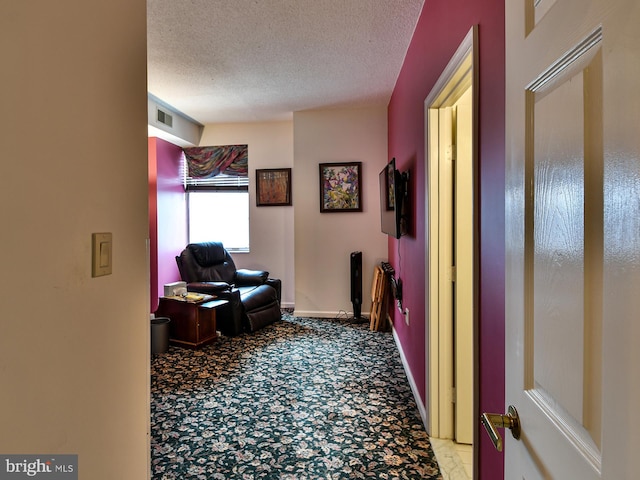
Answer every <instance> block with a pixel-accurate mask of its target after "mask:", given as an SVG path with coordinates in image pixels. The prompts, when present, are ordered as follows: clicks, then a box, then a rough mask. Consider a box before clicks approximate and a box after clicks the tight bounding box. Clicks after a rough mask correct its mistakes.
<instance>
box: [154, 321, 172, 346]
mask: <svg viewBox="0 0 640 480" xmlns="http://www.w3.org/2000/svg"><path fill="white" fill-rule="evenodd" d="M170 321H171V320H170V319H169V318H167V317H157V318H152V319H151V353H152V354H153V353H166V352H167V351H168V350H169V322H170Z"/></svg>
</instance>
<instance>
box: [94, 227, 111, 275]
mask: <svg viewBox="0 0 640 480" xmlns="http://www.w3.org/2000/svg"><path fill="white" fill-rule="evenodd" d="M112 239H113V236H112V235H111V233H93V234H92V235H91V276H92V277H102V276H103V275H111V269H112V265H113V258H112V251H113V242H112Z"/></svg>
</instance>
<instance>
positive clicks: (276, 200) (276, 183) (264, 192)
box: [256, 168, 291, 207]
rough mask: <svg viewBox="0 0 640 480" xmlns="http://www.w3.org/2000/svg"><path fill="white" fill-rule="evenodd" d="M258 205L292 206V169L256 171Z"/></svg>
mask: <svg viewBox="0 0 640 480" xmlns="http://www.w3.org/2000/svg"><path fill="white" fill-rule="evenodd" d="M256 205H257V206H258V207H279V206H286V205H291V169H290V168H265V169H261V170H256Z"/></svg>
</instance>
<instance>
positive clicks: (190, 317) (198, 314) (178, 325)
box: [156, 295, 229, 349]
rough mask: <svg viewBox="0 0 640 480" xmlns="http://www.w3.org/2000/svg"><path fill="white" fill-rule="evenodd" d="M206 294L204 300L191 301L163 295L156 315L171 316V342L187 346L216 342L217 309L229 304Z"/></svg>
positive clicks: (199, 345) (196, 346) (179, 345)
mask: <svg viewBox="0 0 640 480" xmlns="http://www.w3.org/2000/svg"><path fill="white" fill-rule="evenodd" d="M213 298H214V297H211V296H209V295H208V296H206V297H205V298H204V299H203V300H202V301H199V302H191V301H186V300H183V299H179V298H176V297H161V298H160V301H159V304H158V309H157V310H156V317H169V318H170V319H171V322H170V323H169V342H170V343H171V344H172V345H176V346H178V347H185V348H194V349H195V348H199V347H201V346H203V345H208V344H210V343H212V342H214V341H215V340H216V338H217V333H216V309H218V308H220V307H222V306H223V305H226V304H228V303H229V302H228V301H227V300H217V299H213Z"/></svg>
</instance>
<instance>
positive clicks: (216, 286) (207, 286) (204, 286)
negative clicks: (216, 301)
mask: <svg viewBox="0 0 640 480" xmlns="http://www.w3.org/2000/svg"><path fill="white" fill-rule="evenodd" d="M229 290H231V285H229V284H228V283H227V282H190V283H187V291H189V292H196V293H208V294H209V295H215V294H217V293H220V292H224V291H229Z"/></svg>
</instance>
